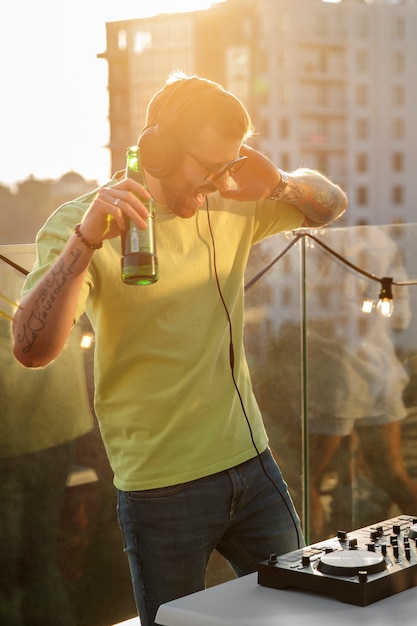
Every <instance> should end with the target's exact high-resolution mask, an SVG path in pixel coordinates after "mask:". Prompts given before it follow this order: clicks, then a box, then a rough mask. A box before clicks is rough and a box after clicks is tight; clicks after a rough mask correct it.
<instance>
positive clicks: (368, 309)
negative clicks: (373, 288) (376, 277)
mask: <svg viewBox="0 0 417 626" xmlns="http://www.w3.org/2000/svg"><path fill="white" fill-rule="evenodd" d="M374 304H375V303H374V301H373V300H370V299H369V298H365V300H364V301H363V302H362V309H361V311H362V313H365V315H369V313H372V311H373V309H374Z"/></svg>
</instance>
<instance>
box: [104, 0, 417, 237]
mask: <svg viewBox="0 0 417 626" xmlns="http://www.w3.org/2000/svg"><path fill="white" fill-rule="evenodd" d="M99 56H100V57H101V58H104V59H106V60H107V62H108V70H109V83H108V85H109V122H110V144H109V148H110V151H111V162H112V169H113V170H114V169H121V168H123V166H124V159H125V151H126V146H127V145H130V144H131V143H134V142H135V141H136V139H137V136H138V134H139V132H140V129H141V128H142V127H143V125H144V120H145V114H146V104H147V102H148V100H149V98H150V97H151V95H152V94H153V93H154V92H155V91H156V90H158V89H159V88H160V87H161V86H162V85H163V83H164V82H165V80H166V78H167V76H168V75H169V74H170V72H172V71H173V70H181V71H184V72H185V73H187V74H194V73H195V74H198V75H200V76H204V77H207V78H210V79H213V80H216V81H218V82H220V83H221V84H222V85H223V86H224V87H225V88H227V89H229V90H230V91H232V92H233V93H235V94H236V95H237V96H239V97H240V98H241V99H242V100H243V102H244V103H245V105H246V106H247V107H248V109H249V111H250V113H251V116H252V119H253V121H254V124H255V128H256V131H257V133H256V135H255V137H254V138H253V145H254V146H255V147H256V148H258V149H260V150H262V151H264V152H265V153H266V154H268V156H270V158H271V159H272V160H273V161H274V162H275V163H276V164H277V165H279V166H280V167H282V168H283V169H286V170H288V171H291V170H293V169H296V168H297V167H299V166H309V167H312V168H317V169H319V170H320V171H322V172H323V173H325V174H327V175H328V176H330V177H331V178H332V179H333V180H334V181H335V182H337V183H338V184H340V185H341V186H342V187H343V188H344V189H345V190H346V192H347V194H348V196H349V201H350V210H349V211H348V212H347V214H346V216H345V217H344V224H345V225H355V224H391V223H402V222H404V223H412V222H416V221H417V207H416V205H417V201H416V199H417V177H416V176H415V175H414V164H415V163H416V162H417V121H416V114H415V111H416V110H417V80H416V79H417V69H416V65H415V59H416V58H417V0H403V1H395V0H394V1H393V0H341V1H340V2H330V1H324V0H225V1H223V2H219V3H217V4H215V5H213V6H212V8H210V9H207V10H205V11H195V12H192V13H179V14H173V15H158V16H155V17H153V18H146V19H136V20H128V21H123V22H111V23H108V24H107V49H106V51H105V52H104V53H102V54H101V55H99Z"/></svg>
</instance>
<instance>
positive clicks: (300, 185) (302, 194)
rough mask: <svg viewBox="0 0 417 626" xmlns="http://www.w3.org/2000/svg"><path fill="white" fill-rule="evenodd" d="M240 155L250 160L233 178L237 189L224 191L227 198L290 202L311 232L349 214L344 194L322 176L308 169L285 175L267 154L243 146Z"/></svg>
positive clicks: (223, 194) (222, 193) (300, 169)
mask: <svg viewBox="0 0 417 626" xmlns="http://www.w3.org/2000/svg"><path fill="white" fill-rule="evenodd" d="M240 153H241V154H242V155H245V156H247V157H248V158H247V161H246V163H245V165H244V167H242V168H240V169H239V171H238V172H236V173H235V174H233V179H234V181H235V183H236V185H237V186H236V188H235V189H229V190H227V191H222V192H221V195H222V196H223V197H226V198H233V199H235V200H240V201H247V200H254V201H257V200H261V199H262V198H271V199H272V200H278V201H282V202H287V203H288V204H292V205H294V206H296V207H297V208H298V209H299V210H300V211H301V212H302V213H303V214H304V216H305V219H304V223H303V226H304V227H307V228H310V227H320V226H325V225H326V224H330V223H331V222H333V221H334V220H336V219H337V218H339V217H340V216H341V215H342V214H343V213H344V211H345V210H346V207H347V203H348V201H347V196H346V194H345V193H344V191H343V190H342V189H341V188H340V187H339V186H338V185H336V184H334V183H333V182H332V181H331V180H329V179H328V178H327V177H326V176H324V175H323V174H321V173H320V172H318V171H316V170H312V169H309V168H304V167H303V168H299V169H297V170H295V171H293V172H289V173H286V172H282V170H280V169H278V168H277V167H276V165H274V163H272V161H270V159H268V158H267V157H266V156H265V155H264V154H262V153H261V152H258V151H257V150H254V149H253V148H250V147H249V146H246V145H242V146H241V150H240Z"/></svg>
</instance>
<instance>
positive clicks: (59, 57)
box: [0, 0, 224, 185]
mask: <svg viewBox="0 0 417 626" xmlns="http://www.w3.org/2000/svg"><path fill="white" fill-rule="evenodd" d="M218 1H219V0H217V2H218ZM222 1H224V0H220V2H222ZM214 3H215V2H214V1H213V0H151V1H146V2H145V0H93V1H90V2H85V0H71V2H69V0H66V1H65V2H57V3H53V2H51V0H37V2H36V3H33V0H21V2H19V3H18V4H16V3H8V4H7V8H0V58H2V59H4V60H5V62H4V63H3V64H2V67H1V68H0V79H1V81H2V114H1V116H0V137H1V138H2V152H3V154H4V155H7V158H5V159H4V160H3V163H2V168H1V171H0V184H2V183H6V184H9V185H14V184H15V183H16V182H18V181H21V180H24V179H26V178H28V177H29V176H31V175H33V176H35V178H40V179H45V178H58V177H60V176H62V175H63V174H65V173H66V172H68V171H70V170H74V171H76V172H78V173H79V174H81V175H82V176H84V177H85V178H91V179H96V180H98V181H99V182H104V181H105V180H106V179H107V177H108V175H109V174H110V171H109V168H110V163H109V160H110V159H109V152H108V149H107V148H106V147H105V146H106V145H107V144H108V140H109V129H108V91H107V65H106V62H105V61H103V60H102V59H99V58H97V55H98V54H99V53H101V52H104V50H105V48H106V27H105V24H106V22H112V21H119V20H127V19H135V18H141V17H151V16H153V15H156V14H158V13H183V12H189V11H197V10H203V9H208V8H210V6H211V5H213V4H214ZM22 15H24V19H23V20H22ZM40 15H47V19H39V16H40ZM34 24H36V28H34V27H33V25H34Z"/></svg>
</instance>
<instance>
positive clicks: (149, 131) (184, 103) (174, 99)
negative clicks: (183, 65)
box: [138, 76, 218, 178]
mask: <svg viewBox="0 0 417 626" xmlns="http://www.w3.org/2000/svg"><path fill="white" fill-rule="evenodd" d="M211 89H218V86H217V85H216V84H215V83H212V82H210V81H208V80H206V79H204V78H198V77H197V76H192V77H190V78H185V79H184V80H181V81H180V82H179V84H178V85H177V86H176V87H175V89H174V90H173V91H172V93H170V94H169V96H168V98H167V100H166V102H165V104H164V105H163V106H162V107H161V110H160V112H159V116H158V123H157V124H153V125H150V126H147V127H145V128H144V130H143V131H142V133H141V134H140V137H139V139H138V146H139V150H140V155H141V161H142V164H143V166H144V168H145V169H146V170H147V171H148V172H149V174H151V176H154V177H155V178H165V177H166V176H170V175H171V174H173V173H174V172H175V170H176V168H177V166H178V162H179V159H180V154H179V151H180V148H179V146H178V139H177V138H175V137H174V136H173V133H170V128H171V126H173V125H174V124H175V123H176V121H177V119H178V117H179V116H180V115H181V114H182V113H183V111H184V109H185V108H186V107H188V105H189V104H190V103H191V102H193V101H194V100H197V99H198V98H200V97H201V95H202V94H203V93H204V92H206V91H208V90H211Z"/></svg>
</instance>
